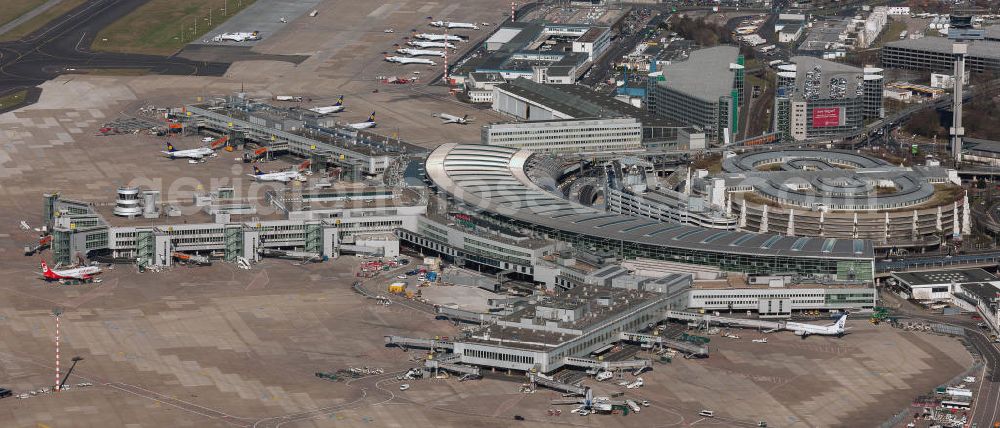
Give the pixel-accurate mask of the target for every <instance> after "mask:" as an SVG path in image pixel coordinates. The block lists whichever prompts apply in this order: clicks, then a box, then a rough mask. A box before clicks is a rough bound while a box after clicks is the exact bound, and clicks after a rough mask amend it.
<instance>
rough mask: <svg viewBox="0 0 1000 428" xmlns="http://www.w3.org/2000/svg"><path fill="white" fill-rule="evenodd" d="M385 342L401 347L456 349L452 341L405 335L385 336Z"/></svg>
mask: <svg viewBox="0 0 1000 428" xmlns="http://www.w3.org/2000/svg"><path fill="white" fill-rule="evenodd" d="M385 344H386V345H396V346H398V347H400V348H421V349H431V348H434V349H455V344H454V343H452V342H450V341H446V340H435V339H419V338H414V337H403V336H385Z"/></svg>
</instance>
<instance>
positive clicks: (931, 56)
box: [880, 26, 1000, 73]
mask: <svg viewBox="0 0 1000 428" xmlns="http://www.w3.org/2000/svg"><path fill="white" fill-rule="evenodd" d="M953 44H954V43H953V42H952V41H951V40H949V39H947V38H944V37H922V38H919V39H907V40H898V41H893V42H889V43H886V44H885V46H882V55H881V56H880V57H881V61H882V66H883V67H886V68H903V69H908V70H930V71H939V70H953V69H954V68H955V54H954V53H953V52H952V46H953ZM966 44H968V53H967V54H966V55H965V69H966V70H968V71H971V72H974V73H982V72H986V71H993V70H1000V26H993V27H990V28H988V29H987V32H986V39H985V40H973V41H969V42H966Z"/></svg>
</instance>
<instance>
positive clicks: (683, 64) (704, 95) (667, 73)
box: [646, 46, 743, 142]
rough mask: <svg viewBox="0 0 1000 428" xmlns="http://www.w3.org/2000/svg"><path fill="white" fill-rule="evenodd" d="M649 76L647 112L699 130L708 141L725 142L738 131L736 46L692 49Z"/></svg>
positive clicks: (740, 58)
mask: <svg viewBox="0 0 1000 428" xmlns="http://www.w3.org/2000/svg"><path fill="white" fill-rule="evenodd" d="M653 74H655V75H652V76H650V78H649V80H648V81H647V82H648V83H647V89H646V98H647V100H646V106H647V110H648V111H649V112H650V113H652V114H655V115H657V116H660V117H663V118H666V119H669V120H670V121H672V122H675V123H679V124H682V125H685V126H694V127H697V128H700V129H702V130H704V132H705V136H706V139H707V140H708V141H710V142H725V141H724V140H726V139H727V137H726V136H727V135H732V134H733V133H735V132H736V130H738V129H739V105H740V104H741V100H740V94H741V93H742V90H743V56H742V55H740V53H739V49H737V48H736V47H733V46H716V47H713V48H708V49H700V50H696V51H694V52H691V54H690V57H689V58H688V59H687V60H684V61H679V62H674V63H671V64H667V65H664V66H662V67H661V70H659V71H657V72H655V73H653Z"/></svg>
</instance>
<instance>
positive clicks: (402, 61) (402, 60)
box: [385, 56, 437, 65]
mask: <svg viewBox="0 0 1000 428" xmlns="http://www.w3.org/2000/svg"><path fill="white" fill-rule="evenodd" d="M385 60H386V61H389V62H394V63H396V64H404V65H405V64H424V65H436V64H437V63H436V62H434V61H431V60H429V59H424V58H407V57H405V56H387V57H385Z"/></svg>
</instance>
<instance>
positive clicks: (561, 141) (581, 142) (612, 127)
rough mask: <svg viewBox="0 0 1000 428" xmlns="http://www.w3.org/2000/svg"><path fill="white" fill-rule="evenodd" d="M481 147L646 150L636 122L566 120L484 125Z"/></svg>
mask: <svg viewBox="0 0 1000 428" xmlns="http://www.w3.org/2000/svg"><path fill="white" fill-rule="evenodd" d="M482 143H483V144H486V145H490V146H504V147H514V148H519V149H529V150H533V151H536V152H541V153H553V154H580V155H613V156H619V155H621V154H625V153H636V152H641V151H642V150H643V146H642V123H641V122H639V120H637V119H631V118H628V119H626V118H621V119H564V120H545V121H536V122H520V123H494V124H489V125H483V128H482Z"/></svg>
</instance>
